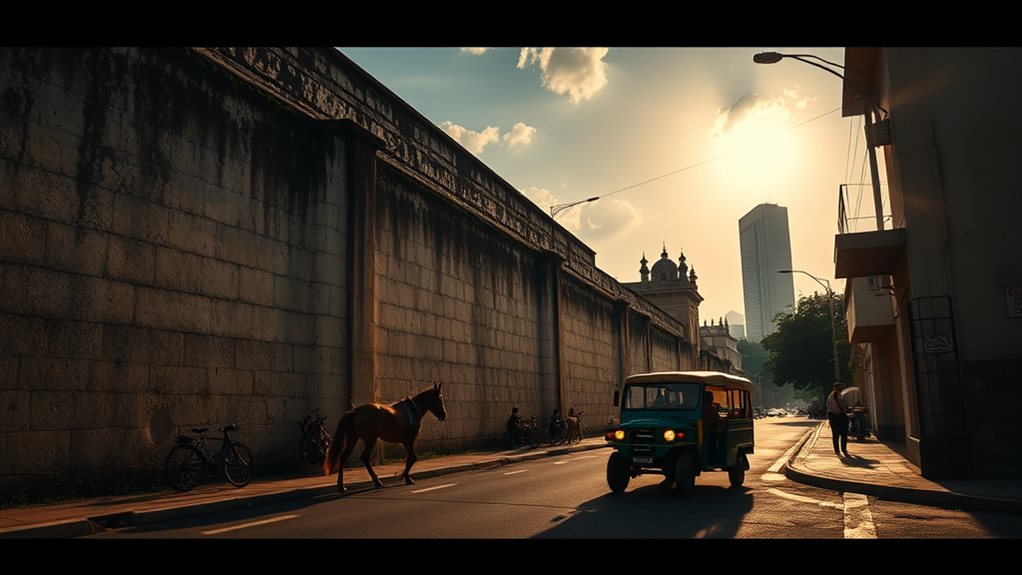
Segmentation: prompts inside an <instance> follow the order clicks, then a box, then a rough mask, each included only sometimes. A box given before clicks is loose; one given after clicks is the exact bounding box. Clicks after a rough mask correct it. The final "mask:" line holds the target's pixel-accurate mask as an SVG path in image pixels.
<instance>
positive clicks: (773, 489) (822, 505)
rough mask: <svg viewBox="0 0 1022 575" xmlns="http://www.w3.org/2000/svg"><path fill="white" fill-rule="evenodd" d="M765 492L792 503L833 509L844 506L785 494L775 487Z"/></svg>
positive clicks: (803, 496)
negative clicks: (796, 502) (810, 504)
mask: <svg viewBox="0 0 1022 575" xmlns="http://www.w3.org/2000/svg"><path fill="white" fill-rule="evenodd" d="M767 492H768V493H773V494H774V495H777V496H778V497H783V498H785V499H791V500H792V501H798V502H800V503H813V504H815V505H819V506H820V507H833V508H834V509H840V508H842V507H844V505H842V504H841V503H831V502H830V501H821V500H819V499H813V498H812V497H806V496H805V495H795V494H794V493H787V492H785V491H781V490H780V489H777V488H775V487H770V488H768V489H767Z"/></svg>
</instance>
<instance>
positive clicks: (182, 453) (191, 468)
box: [163, 445, 206, 491]
mask: <svg viewBox="0 0 1022 575" xmlns="http://www.w3.org/2000/svg"><path fill="white" fill-rule="evenodd" d="M205 471H206V462H205V461H204V460H203V457H202V454H200V453H199V450H198V449H196V448H195V447H193V446H191V445H178V446H176V447H175V448H174V449H171V450H170V454H169V455H167V460H166V461H165V462H164V464H163V472H164V475H165V477H166V478H167V483H169V484H170V486H171V487H173V488H174V489H177V490H178V491H188V490H189V489H191V488H193V487H195V486H196V485H198V484H199V481H201V480H202V475H203V473H205Z"/></svg>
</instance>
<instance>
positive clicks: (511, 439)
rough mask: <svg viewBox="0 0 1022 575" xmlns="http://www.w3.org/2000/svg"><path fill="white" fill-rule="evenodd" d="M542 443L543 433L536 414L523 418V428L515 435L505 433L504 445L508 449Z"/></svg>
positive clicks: (536, 445)
mask: <svg viewBox="0 0 1022 575" xmlns="http://www.w3.org/2000/svg"><path fill="white" fill-rule="evenodd" d="M542 444H543V434H542V431H540V429H539V422H537V421H536V416H535V415H533V416H532V417H530V418H529V419H523V420H522V424H521V428H520V429H519V430H518V431H516V432H515V433H514V434H513V435H512V434H508V433H504V445H505V446H506V447H507V448H508V449H514V448H515V447H519V446H521V447H525V446H527V445H528V446H531V447H533V448H536V447H539V446H540V445H542Z"/></svg>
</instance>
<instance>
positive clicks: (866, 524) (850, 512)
mask: <svg viewBox="0 0 1022 575" xmlns="http://www.w3.org/2000/svg"><path fill="white" fill-rule="evenodd" d="M844 496H845V539H876V538H877V530H876V526H875V525H874V524H873V513H872V512H871V511H870V510H869V498H868V497H866V496H865V495H863V494H861V493H848V492H845V494H844Z"/></svg>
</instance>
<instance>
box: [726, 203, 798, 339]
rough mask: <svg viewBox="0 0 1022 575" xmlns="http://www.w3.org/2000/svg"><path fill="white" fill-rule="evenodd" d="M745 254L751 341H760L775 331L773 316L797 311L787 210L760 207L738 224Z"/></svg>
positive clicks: (775, 205)
mask: <svg viewBox="0 0 1022 575" xmlns="http://www.w3.org/2000/svg"><path fill="white" fill-rule="evenodd" d="M738 230H739V240H740V244H741V254H742V291H743V293H744V296H745V318H746V321H745V329H746V335H747V337H748V339H750V340H752V341H757V342H758V341H761V340H762V339H763V338H764V337H766V336H767V335H770V334H771V333H773V331H774V322H773V320H774V316H776V315H777V314H778V313H788V312H790V311H791V310H793V309H794V307H795V284H794V281H793V280H792V274H779V273H777V271H778V270H786V269H787V270H790V269H792V267H791V237H790V234H789V231H788V209H787V208H785V207H783V206H779V205H777V204H760V205H758V206H756V207H755V208H753V209H752V210H750V211H749V213H747V214H745V215H744V216H742V218H741V219H740V220H738Z"/></svg>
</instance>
